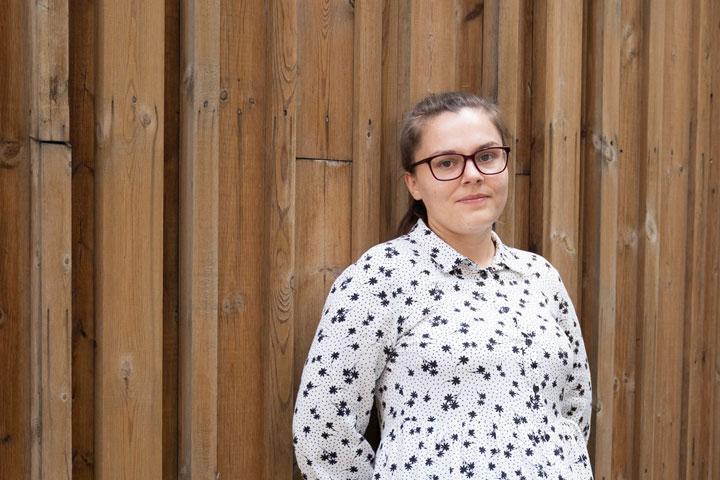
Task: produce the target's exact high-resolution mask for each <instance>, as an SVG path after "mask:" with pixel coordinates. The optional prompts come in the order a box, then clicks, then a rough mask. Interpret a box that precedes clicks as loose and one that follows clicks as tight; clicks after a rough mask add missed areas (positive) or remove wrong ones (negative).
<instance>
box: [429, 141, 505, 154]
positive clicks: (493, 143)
mask: <svg viewBox="0 0 720 480" xmlns="http://www.w3.org/2000/svg"><path fill="white" fill-rule="evenodd" d="M500 146H501V145H500V144H499V143H498V142H495V141H490V142H486V143H483V144H482V145H480V146H478V147H477V148H476V149H475V150H473V151H472V152H471V153H475V152H479V151H480V150H485V149H486V148H491V147H500ZM451 153H458V152H457V151H456V150H437V151H435V152H434V153H431V154H430V155H428V156H427V157H425V158H430V157H435V156H437V155H445V154H451Z"/></svg>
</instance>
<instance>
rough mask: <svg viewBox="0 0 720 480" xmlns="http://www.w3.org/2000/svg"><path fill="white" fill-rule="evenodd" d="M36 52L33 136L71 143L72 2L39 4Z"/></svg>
mask: <svg viewBox="0 0 720 480" xmlns="http://www.w3.org/2000/svg"><path fill="white" fill-rule="evenodd" d="M30 28H31V43H32V50H33V61H32V67H33V75H32V84H33V91H34V92H36V93H35V94H34V95H33V108H32V109H31V116H32V119H31V122H32V136H33V137H34V138H38V139H42V140H51V141H58V142H67V141H68V140H69V139H70V125H69V120H70V111H69V104H68V73H69V65H68V62H69V52H68V28H69V22H68V0H46V1H44V2H42V3H35V4H34V5H33V7H32V8H31V12H30Z"/></svg>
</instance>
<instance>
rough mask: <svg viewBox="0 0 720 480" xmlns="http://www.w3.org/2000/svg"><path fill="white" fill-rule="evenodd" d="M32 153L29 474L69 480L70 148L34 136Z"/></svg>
mask: <svg viewBox="0 0 720 480" xmlns="http://www.w3.org/2000/svg"><path fill="white" fill-rule="evenodd" d="M36 93H37V92H36ZM39 103H42V102H39ZM66 123H67V122H66ZM31 157H32V177H33V178H32V205H33V212H32V231H31V238H32V240H31V242H32V246H33V262H32V265H33V270H32V275H31V278H32V325H31V352H32V359H31V368H32V390H33V395H32V401H31V415H32V418H31V423H32V425H33V426H34V435H33V442H32V447H31V456H32V458H31V476H30V478H32V479H37V480H41V479H48V480H56V479H57V480H69V479H70V478H71V475H72V451H71V446H72V430H71V427H72V419H71V414H72V382H71V364H72V360H71V355H70V346H71V333H70V332H71V331H72V320H71V317H70V302H71V300H70V296H71V282H70V272H71V240H70V234H71V229H72V222H71V220H70V215H71V206H70V185H71V160H70V149H69V148H68V146H67V145H65V144H54V143H43V142H37V141H33V142H32V147H31Z"/></svg>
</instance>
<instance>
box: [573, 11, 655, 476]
mask: <svg viewBox="0 0 720 480" xmlns="http://www.w3.org/2000/svg"><path fill="white" fill-rule="evenodd" d="M621 9H622V12H621V16H622V29H623V31H622V43H621V46H622V50H621V51H622V55H621V65H620V84H619V87H618V88H619V89H620V98H621V99H620V104H621V105H622V108H621V109H620V118H619V127H618V128H619V130H618V144H617V147H618V150H619V151H618V153H619V155H618V194H619V196H618V226H617V228H618V253H617V285H616V295H617V303H616V305H617V307H616V310H615V315H616V319H617V320H618V321H616V324H615V362H614V363H615V377H616V379H617V380H616V381H617V383H616V389H617V391H616V393H615V396H614V405H613V425H612V431H613V443H612V457H613V459H612V463H613V465H612V469H613V470H612V478H633V475H634V473H633V472H634V471H635V469H634V465H635V462H636V461H637V456H638V455H637V453H636V450H635V449H636V448H637V445H636V443H635V442H634V441H633V433H634V425H633V422H632V421H628V419H632V418H634V416H635V412H636V410H635V399H636V395H635V392H636V376H637V371H638V370H637V368H636V364H637V362H638V355H637V353H638V352H637V350H638V349H637V340H636V339H637V332H638V323H639V318H638V317H639V315H638V312H639V310H638V302H639V298H638V295H639V291H640V288H641V286H640V282H639V277H638V271H639V270H640V264H639V241H638V240H639V237H640V229H641V220H640V218H641V215H640V190H641V188H640V181H641V180H640V163H641V161H640V160H639V159H640V158H642V155H643V151H642V142H643V141H642V135H641V132H639V131H638V125H640V124H641V123H642V121H643V113H642V110H643V107H642V106H643V105H644V103H643V102H644V95H645V91H644V89H643V87H642V85H641V84H642V81H643V76H642V75H643V72H642V63H643V61H644V60H645V57H646V50H645V49H644V48H643V42H644V29H643V26H642V17H643V10H642V2H638V1H632V2H622V7H621ZM586 222H587V220H584V222H583V223H584V224H585V223H586ZM585 255H589V252H587V251H586V253H585ZM596 341H598V342H599V341H600V338H598V339H597V340H596ZM601 421H602V420H601Z"/></svg>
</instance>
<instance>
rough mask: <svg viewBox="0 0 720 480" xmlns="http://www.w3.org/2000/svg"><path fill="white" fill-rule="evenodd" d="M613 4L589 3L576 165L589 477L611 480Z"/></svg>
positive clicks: (616, 50) (616, 92) (616, 116)
mask: <svg viewBox="0 0 720 480" xmlns="http://www.w3.org/2000/svg"><path fill="white" fill-rule="evenodd" d="M620 7H621V5H620V3H619V2H602V3H595V4H593V5H592V11H590V12H588V14H589V16H590V18H596V19H602V22H600V21H597V22H590V23H591V24H590V26H589V29H590V32H589V39H588V46H587V48H588V50H589V51H591V52H592V54H593V55H592V56H591V57H589V58H588V61H587V84H588V89H587V91H586V100H585V111H586V115H587V119H586V126H585V127H584V130H585V131H586V132H587V134H586V135H587V140H586V142H585V144H586V148H585V151H584V153H585V160H586V161H585V162H584V168H583V181H584V185H583V207H584V208H583V222H586V225H587V227H586V228H585V229H584V230H583V238H582V247H583V250H582V251H583V265H582V267H583V273H582V275H583V281H582V288H583V290H582V298H583V302H582V316H581V318H582V323H583V325H585V326H589V327H590V328H586V329H585V332H584V333H585V338H586V349H587V352H588V356H589V358H590V365H591V370H592V373H593V378H594V380H595V382H594V385H593V403H594V411H595V419H594V425H595V435H594V438H593V443H592V444H591V447H590V448H591V450H592V453H593V455H592V458H593V459H594V471H595V476H596V477H597V478H600V479H609V478H612V445H613V424H614V405H615V402H614V394H615V391H616V389H615V387H616V385H617V379H616V378H615V333H616V322H615V319H616V316H617V313H616V312H617V310H616V309H617V285H616V282H617V269H618V265H617V257H618V252H617V245H618V244H619V241H618V201H619V200H618V181H619V179H618V168H619V167H618V162H619V159H620V154H619V146H618V142H619V136H618V130H619V122H620V93H621V92H620V53H621V52H620V41H621V39H622V37H621V31H620V29H621V27H620V25H621V13H622V12H621V8H620Z"/></svg>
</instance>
